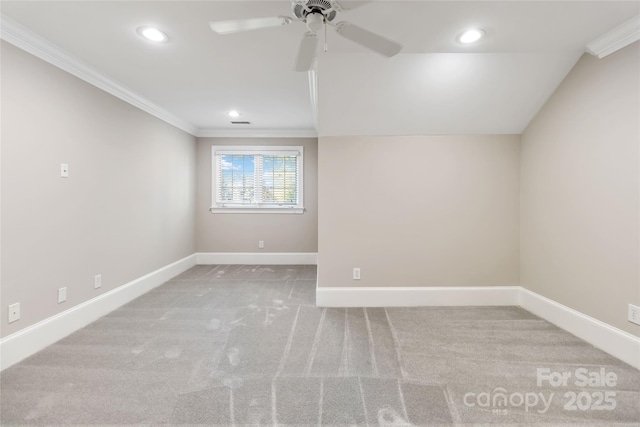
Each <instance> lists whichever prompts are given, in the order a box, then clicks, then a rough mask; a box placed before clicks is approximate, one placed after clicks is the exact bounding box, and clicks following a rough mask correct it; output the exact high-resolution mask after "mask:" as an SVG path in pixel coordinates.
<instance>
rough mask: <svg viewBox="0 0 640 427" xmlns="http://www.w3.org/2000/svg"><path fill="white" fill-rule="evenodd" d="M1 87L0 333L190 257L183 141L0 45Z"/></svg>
mask: <svg viewBox="0 0 640 427" xmlns="http://www.w3.org/2000/svg"><path fill="white" fill-rule="evenodd" d="M1 84H2V100H1V101H2V117H1V119H2V131H1V137H2V259H1V262H2V277H1V279H2V287H1V299H2V303H1V306H2V309H1V312H0V329H1V333H2V336H6V335H8V334H10V333H13V332H15V331H17V330H19V329H22V328H24V327H26V326H29V325H31V324H33V323H35V322H38V321H40V320H43V319H45V318H47V317H49V316H52V315H54V314H56V313H59V312H61V311H64V310H66V309H69V308H71V307H73V306H74V305H77V304H79V303H82V302H84V301H87V300H89V299H91V298H93V297H96V296H98V295H100V294H103V293H105V292H107V291H109V290H111V289H114V288H116V287H118V286H120V285H123V284H125V283H127V282H129V281H131V280H132V279H135V278H138V277H140V276H142V275H144V274H147V273H150V272H152V271H153V270H156V269H158V268H160V267H163V266H165V265H167V264H169V263H171V262H174V261H176V260H178V259H181V258H183V257H185V256H187V255H190V254H192V253H193V252H194V217H195V214H194V205H195V200H194V196H195V138H194V137H192V136H190V135H188V134H185V133H184V132H182V131H179V130H177V129H175V128H174V127H172V126H170V125H168V124H166V123H164V122H162V121H160V120H158V119H156V118H154V117H152V116H150V115H148V114H147V113H144V112H142V111H140V110H138V109H137V108H135V107H132V106H131V105H129V104H127V103H125V102H123V101H121V100H119V99H117V98H115V97H113V96H111V95H109V94H107V93H105V92H103V91H101V90H99V89H97V88H95V87H93V86H91V85H89V84H87V83H85V82H82V81H80V80H79V79H77V78H75V77H73V76H71V75H70V74H67V73H65V72H64V71H61V70H60V69H58V68H55V67H53V66H51V65H49V64H46V63H44V62H42V61H41V60H39V59H36V58H35V57H33V56H31V55H29V54H27V53H24V52H23V51H21V50H19V49H17V48H15V47H13V46H11V45H9V44H6V43H4V42H3V43H2V82H1ZM60 163H68V164H69V168H70V178H68V179H63V178H60ZM98 273H101V274H102V288H101V289H98V290H94V286H93V280H94V279H93V278H94V275H95V274H98ZM64 286H66V287H67V288H68V299H67V302H65V303H63V304H57V289H58V288H61V287H64ZM15 302H20V304H21V310H22V318H21V320H19V321H17V322H15V323H12V324H10V325H9V324H8V323H7V306H8V305H9V304H11V303H15Z"/></svg>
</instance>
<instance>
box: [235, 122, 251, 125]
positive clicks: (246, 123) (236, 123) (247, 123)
mask: <svg viewBox="0 0 640 427" xmlns="http://www.w3.org/2000/svg"><path fill="white" fill-rule="evenodd" d="M231 124H232V125H250V124H251V122H231Z"/></svg>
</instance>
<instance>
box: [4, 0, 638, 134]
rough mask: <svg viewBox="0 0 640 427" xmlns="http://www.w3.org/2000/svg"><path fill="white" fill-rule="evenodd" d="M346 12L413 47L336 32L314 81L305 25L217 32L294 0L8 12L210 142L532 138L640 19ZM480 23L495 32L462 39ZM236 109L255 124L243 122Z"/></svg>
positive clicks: (471, 4)
mask: <svg viewBox="0 0 640 427" xmlns="http://www.w3.org/2000/svg"><path fill="white" fill-rule="evenodd" d="M342 4H343V5H344V6H345V8H346V9H349V10H345V11H343V12H340V15H339V19H337V21H341V20H347V21H351V22H353V23H355V24H357V25H360V26H362V27H365V28H367V29H370V30H372V31H375V32H377V33H380V34H383V35H385V36H387V37H389V38H391V39H394V40H397V41H400V42H402V43H403V44H404V49H403V50H402V52H401V53H400V54H399V55H397V56H395V57H393V58H390V59H387V58H384V57H382V56H380V55H378V54H376V53H371V52H369V51H367V50H366V49H364V48H363V47H361V46H359V45H356V44H354V43H353V42H351V41H349V40H347V39H344V38H342V37H340V36H339V35H337V34H336V33H335V32H333V31H332V30H329V32H328V34H327V47H328V50H327V52H320V53H319V56H318V63H317V68H316V70H317V71H316V73H315V74H314V73H312V74H311V75H308V74H307V73H300V72H295V71H293V62H294V59H295V56H296V52H297V49H298V45H299V43H300V39H301V37H302V35H303V34H304V33H305V31H306V28H305V26H304V24H302V23H299V22H294V23H292V24H291V25H288V26H283V27H279V28H269V29H262V30H256V31H252V32H246V33H238V34H230V35H219V34H216V33H214V32H212V31H211V29H210V28H209V21H213V20H216V21H217V20H226V19H241V18H251V17H266V16H278V15H291V3H290V2H289V1H252V2H249V1H238V0H236V1H193V2H192V1H160V2H156V1H68V2H66V1H44V2H38V1H3V2H2V9H1V10H2V14H3V15H4V17H5V18H9V20H10V21H11V22H12V23H15V24H18V25H19V26H20V28H23V29H24V31H25V32H27V33H34V34H36V35H38V36H40V37H42V38H44V39H46V40H48V41H49V42H51V43H53V44H55V45H57V47H59V48H60V49H62V50H63V51H65V52H67V53H69V54H71V55H73V56H74V57H75V58H77V59H79V60H80V61H82V62H83V63H86V64H88V65H89V66H90V67H92V68H93V69H95V70H98V71H99V72H101V73H102V74H104V75H106V76H108V77H109V78H110V79H112V80H114V81H115V82H117V83H118V84H120V85H122V86H124V87H126V88H128V89H130V90H132V91H134V92H135V93H137V94H139V95H141V97H143V98H146V99H147V100H148V101H150V102H151V103H153V104H155V105H156V106H158V108H160V109H162V110H165V111H166V112H168V113H169V114H171V115H173V116H175V117H177V118H179V119H180V120H182V121H184V122H185V123H187V124H188V125H189V126H190V127H191V128H193V129H197V133H199V134H201V135H223V134H238V135H240V134H247V135H250V134H252V132H253V133H255V134H258V133H260V132H264V131H267V132H273V134H277V133H278V132H283V133H285V134H286V133H287V132H288V133H290V134H295V133H298V134H313V133H315V132H316V131H317V133H318V134H320V135H358V134H361V135H373V134H381V135H390V134H396V135H402V134H469V133H519V132H521V131H522V130H523V129H524V128H525V127H526V125H527V124H528V123H529V122H530V120H531V119H532V118H533V116H534V115H535V114H536V112H537V111H538V110H539V108H540V107H541V106H542V104H543V103H544V102H545V101H546V99H547V98H548V97H549V96H550V94H551V93H552V92H553V91H554V89H555V88H556V87H557V85H558V84H559V83H560V82H561V81H562V79H563V78H564V76H565V75H566V74H567V73H568V72H569V70H570V69H571V68H572V67H573V65H574V64H575V62H576V61H577V60H578V58H579V57H580V56H581V55H582V54H583V52H584V50H585V46H586V44H587V43H589V42H590V41H592V40H593V39H595V38H597V37H599V36H600V35H602V34H603V33H606V32H607V31H609V30H611V29H612V28H614V27H616V26H617V25H619V24H621V23H623V22H625V21H627V20H629V19H630V18H632V17H633V16H635V15H638V13H639V12H640V3H638V2H635V1H601V2H599V1H586V2H581V1H566V2H558V1H531V2H526V1H506V2H492V1H468V2H457V1H446V2H445V1H440V2H438V1H436V2H432V1H369V2H366V1H360V2H350V1H343V2H342ZM145 25H148V26H155V27H158V28H160V29H162V31H164V32H165V33H167V34H168V36H169V41H168V42H167V43H164V44H153V43H150V42H148V41H146V40H143V39H142V38H141V37H139V35H138V34H137V32H136V29H137V28H139V27H140V26H145ZM469 27H480V28H483V29H484V30H485V31H486V35H487V37H485V39H483V40H482V41H480V42H479V43H477V44H474V45H469V46H463V45H460V44H458V43H457V42H456V41H455V38H456V36H457V35H458V34H459V33H460V32H461V31H463V30H465V29H467V28H469ZM314 76H315V77H317V90H311V89H315V83H316V81H315V79H314ZM316 97H317V99H315V98H316ZM231 109H236V110H238V111H240V112H241V113H242V116H241V117H240V120H246V121H250V122H251V125H240V126H241V127H240V128H238V125H232V124H231V123H230V118H229V117H228V116H227V115H226V113H227V112H228V111H229V110H231Z"/></svg>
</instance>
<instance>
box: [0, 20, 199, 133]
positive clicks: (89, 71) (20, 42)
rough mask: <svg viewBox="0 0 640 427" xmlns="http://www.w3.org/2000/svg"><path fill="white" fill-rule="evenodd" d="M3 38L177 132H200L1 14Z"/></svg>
mask: <svg viewBox="0 0 640 427" xmlns="http://www.w3.org/2000/svg"><path fill="white" fill-rule="evenodd" d="M0 38H1V39H2V40H5V41H6V42H8V43H11V44H12V45H14V46H16V47H17V48H19V49H22V50H24V51H25V52H28V53H30V54H31V55H33V56H35V57H37V58H40V59H42V60H43V61H46V62H48V63H49V64H51V65H53V66H55V67H58V68H60V69H61V70H63V71H66V72H67V73H69V74H71V75H74V76H76V77H78V78H79V79H81V80H84V81H85V82H87V83H89V84H91V85H93V86H95V87H97V88H98V89H102V90H103V91H105V92H107V93H109V94H111V95H113V96H115V97H116V98H119V99H121V100H123V101H125V102H127V103H129V104H131V105H133V106H134V107H137V108H139V109H141V110H142V111H145V112H147V113H149V114H151V115H152V116H154V117H157V118H159V119H160V120H163V121H165V122H167V123H169V124H170V125H172V126H175V127H177V128H178V129H181V130H183V131H185V132H187V133H189V134H191V135H194V136H195V134H196V131H197V129H196V128H195V127H194V126H192V125H191V124H189V123H187V122H186V121H184V120H182V119H180V118H178V117H176V116H174V115H173V114H171V113H170V112H168V111H167V110H165V109H163V108H161V107H160V106H158V105H156V104H154V103H153V102H151V101H150V100H148V99H147V98H145V97H144V96H142V95H140V94H139V93H137V92H135V91H133V90H131V89H129V88H128V87H126V86H124V85H122V84H121V83H119V82H117V81H115V80H113V79H111V78H110V77H108V76H106V75H105V74H103V73H101V72H99V71H98V70H96V69H95V68H93V67H91V66H90V65H88V64H87V63H85V62H83V61H82V60H80V59H78V58H76V57H75V56H73V55H71V54H69V53H68V52H65V51H64V50H63V49H61V48H60V47H59V46H57V45H55V44H53V43H51V42H50V41H48V40H46V39H44V38H42V37H40V36H38V35H37V34H35V33H34V32H32V31H31V30H28V29H27V28H25V27H23V26H22V25H20V24H18V23H17V22H15V21H13V20H12V19H10V18H8V17H6V16H4V15H0Z"/></svg>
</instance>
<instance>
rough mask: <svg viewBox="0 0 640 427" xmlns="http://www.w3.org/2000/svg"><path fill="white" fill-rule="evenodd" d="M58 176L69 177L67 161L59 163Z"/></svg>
mask: <svg viewBox="0 0 640 427" xmlns="http://www.w3.org/2000/svg"><path fill="white" fill-rule="evenodd" d="M60 176H61V177H62V178H69V165H68V164H67V163H60Z"/></svg>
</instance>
